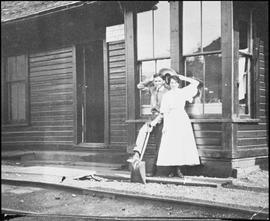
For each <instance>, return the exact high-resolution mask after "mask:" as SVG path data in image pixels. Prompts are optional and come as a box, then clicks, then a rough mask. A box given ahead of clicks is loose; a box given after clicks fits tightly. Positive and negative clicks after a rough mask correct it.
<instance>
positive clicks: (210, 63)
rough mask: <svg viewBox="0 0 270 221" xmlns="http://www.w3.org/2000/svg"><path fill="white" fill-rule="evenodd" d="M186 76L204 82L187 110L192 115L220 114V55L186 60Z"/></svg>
mask: <svg viewBox="0 0 270 221" xmlns="http://www.w3.org/2000/svg"><path fill="white" fill-rule="evenodd" d="M185 65H186V76H188V77H195V78H196V79H198V80H200V81H201V82H204V84H203V85H200V87H199V88H198V94H197V96H196V97H195V98H194V100H193V103H192V104H189V105H187V107H188V108H187V110H188V112H189V113H191V114H193V115H202V114H221V113H222V106H221V76H222V75H221V55H220V54H216V55H206V56H196V57H188V58H186V64H185Z"/></svg>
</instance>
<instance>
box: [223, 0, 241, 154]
mask: <svg viewBox="0 0 270 221" xmlns="http://www.w3.org/2000/svg"><path fill="white" fill-rule="evenodd" d="M233 24H234V21H233V2H232V1H221V36H222V38H221V50H222V52H221V55H222V117H223V119H228V120H230V119H234V118H235V115H236V108H235V106H236V105H235V91H236V89H237V82H236V81H235V77H236V75H235V73H234V71H235V67H237V65H235V62H236V61H235V54H234V51H235V50H234V26H233ZM237 62H238V61H237ZM222 131H223V133H222V145H223V150H228V151H230V152H231V156H233V155H234V153H233V152H234V150H235V148H236V140H237V124H236V123H231V122H228V123H227V122H224V123H222Z"/></svg>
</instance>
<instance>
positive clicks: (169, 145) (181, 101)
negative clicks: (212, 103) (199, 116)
mask: <svg viewBox="0 0 270 221" xmlns="http://www.w3.org/2000/svg"><path fill="white" fill-rule="evenodd" d="M196 93H197V87H195V86H194V85H192V84H190V85H188V86H186V87H184V88H182V89H180V88H177V89H172V90H170V91H168V92H167V93H166V94H165V95H164V96H163V99H162V102H161V108H160V112H161V113H163V116H164V126H163V133H162V137H161V143H160V148H159V153H158V159H157V165H158V166H181V165H197V164H200V160H199V154H198V150H197V146H196V142H195V138H194V133H193V129H192V126H191V122H190V119H189V117H188V115H187V113H186V111H185V109H184V107H185V103H186V101H189V100H191V99H192V98H193V97H194V96H195V95H196Z"/></svg>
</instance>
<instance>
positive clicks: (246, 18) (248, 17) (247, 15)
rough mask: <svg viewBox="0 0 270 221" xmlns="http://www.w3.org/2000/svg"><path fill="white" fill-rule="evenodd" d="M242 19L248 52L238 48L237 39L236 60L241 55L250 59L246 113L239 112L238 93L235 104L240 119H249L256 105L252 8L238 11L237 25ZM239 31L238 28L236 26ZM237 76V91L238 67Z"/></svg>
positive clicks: (253, 115) (253, 114)
mask: <svg viewBox="0 0 270 221" xmlns="http://www.w3.org/2000/svg"><path fill="white" fill-rule="evenodd" d="M241 21H243V22H247V26H248V30H247V47H248V52H244V51H241V50H242V49H239V46H240V38H239V39H238V45H237V50H238V51H237V58H236V59H237V62H239V58H240V56H241V57H245V58H248V59H250V71H249V72H248V73H249V75H248V83H247V109H248V113H240V103H239V94H238V99H237V105H238V108H237V110H238V112H237V115H238V117H239V118H240V119H251V118H255V117H256V116H255V109H256V106H255V105H252V104H254V99H255V97H254V96H255V94H256V90H255V87H256V85H255V86H254V85H253V83H255V81H254V74H255V70H254V52H253V47H254V45H253V42H254V36H255V33H254V26H255V24H254V23H253V14H252V10H248V11H247V12H244V11H242V12H241V13H240V16H237V18H236V22H237V25H238V27H239V23H240V22H241ZM238 31H239V28H238ZM237 76H238V83H237V90H238V93H239V69H238V70H237Z"/></svg>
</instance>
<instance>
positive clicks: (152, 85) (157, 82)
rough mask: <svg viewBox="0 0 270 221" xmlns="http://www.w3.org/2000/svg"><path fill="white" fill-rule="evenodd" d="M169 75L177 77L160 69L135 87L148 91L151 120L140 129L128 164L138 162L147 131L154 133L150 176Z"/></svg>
mask: <svg viewBox="0 0 270 221" xmlns="http://www.w3.org/2000/svg"><path fill="white" fill-rule="evenodd" d="M170 75H177V73H176V72H175V71H174V70H173V69H170V68H162V69H160V70H159V72H158V73H156V74H154V75H153V76H152V77H151V78H150V79H146V80H145V81H143V82H140V83H139V84H138V85H137V88H138V89H139V90H148V91H149V93H150V94H151V113H152V115H151V119H150V122H146V123H145V124H144V125H143V126H142V127H141V129H140V131H139V133H138V136H137V139H136V145H135V147H134V149H133V152H134V155H133V156H132V157H131V158H129V159H128V160H127V161H128V162H134V161H136V160H139V158H140V154H141V151H142V148H143V142H144V139H145V136H146V134H147V132H148V131H150V132H152V133H154V137H155V142H156V150H157V151H156V154H155V161H154V165H153V169H152V174H151V175H155V173H156V160H157V156H158V150H159V145H160V140H161V134H162V128H163V121H162V119H161V118H160V117H158V116H159V110H160V104H161V100H162V97H163V95H164V94H165V93H166V92H167V91H168V90H169V86H168V85H167V84H166V82H165V80H166V78H167V77H169V76H170Z"/></svg>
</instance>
